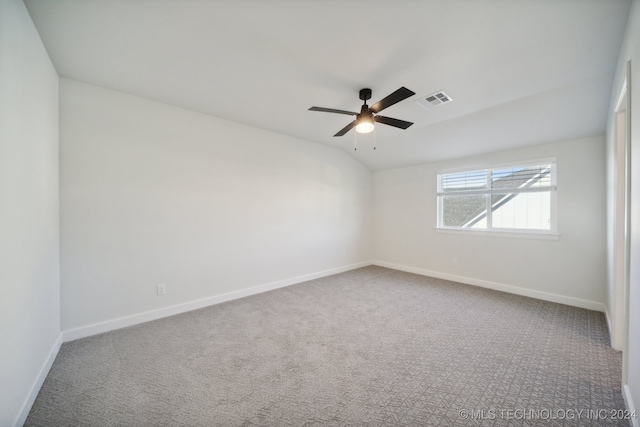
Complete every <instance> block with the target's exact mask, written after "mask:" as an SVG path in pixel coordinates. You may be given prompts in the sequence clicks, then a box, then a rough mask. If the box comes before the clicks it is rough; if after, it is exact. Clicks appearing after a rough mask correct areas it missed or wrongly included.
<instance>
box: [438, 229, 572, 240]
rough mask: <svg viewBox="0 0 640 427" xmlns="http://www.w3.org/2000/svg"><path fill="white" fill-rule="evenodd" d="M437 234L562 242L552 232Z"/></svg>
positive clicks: (454, 232) (476, 231)
mask: <svg viewBox="0 0 640 427" xmlns="http://www.w3.org/2000/svg"><path fill="white" fill-rule="evenodd" d="M435 230H436V233H445V234H460V235H466V236H483V237H484V236H486V237H508V238H514V237H515V238H518V239H538V240H560V234H558V233H552V232H537V231H532V232H526V231H498V230H492V231H488V230H460V229H457V228H437V227H436V228H435Z"/></svg>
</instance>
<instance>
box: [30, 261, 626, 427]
mask: <svg viewBox="0 0 640 427" xmlns="http://www.w3.org/2000/svg"><path fill="white" fill-rule="evenodd" d="M620 367H621V354H620V353H619V352H616V351H614V350H612V349H611V348H610V346H609V335H608V332H607V328H606V324H605V320H604V316H603V315H602V313H598V312H594V311H589V310H584V309H580V308H574V307H569V306H565V305H560V304H554V303H549V302H545V301H540V300H536V299H531V298H525V297H521V296H516V295H511V294H506V293H501V292H496V291H491V290H487V289H482V288H478V287H473V286H467V285H461V284H457V283H453V282H448V281H445V280H438V279H432V278H428V277H422V276H417V275H413V274H409V273H403V272H398V271H394V270H389V269H385V268H381V267H366V268H362V269H358V270H354V271H351V272H347V273H343V274H339V275H336V276H331V277H326V278H323V279H318V280H314V281H311V282H306V283H303V284H300V285H295V286H291V287H288V288H283V289H279V290H276V291H272V292H268V293H263V294H260V295H255V296H251V297H248V298H243V299H240V300H236V301H231V302H227V303H224V304H220V305H216V306H212V307H208V308H205V309H201V310H197V311H192V312H189V313H185V314H181V315H177V316H173V317H170V318H166V319H161V320H157V321H154V322H149V323H145V324H142V325H138V326H133V327H130V328H126V329H121V330H117V331H113V332H109V333H105V334H102V335H97V336H94V337H89V338H84V339H81V340H77V341H73V342H69V343H66V344H64V345H63V346H62V348H61V350H60V353H59V354H58V357H57V359H56V361H55V363H54V365H53V367H52V369H51V371H50V373H49V376H48V377H47V379H46V381H45V383H44V385H43V387H42V389H41V391H40V394H39V395H38V398H37V400H36V402H35V404H34V405H33V408H32V410H31V413H30V415H29V418H28V419H27V423H26V425H28V426H36V425H38V426H152V425H153V426H178V425H184V426H216V425H219V426H239V425H258V426H302V425H335V426H342V425H376V426H378V425H420V426H449V425H452V426H466V425H495V426H503V425H505V426H506V425H545V426H546V425H594V426H600V425H624V426H628V425H629V423H628V421H624V420H622V421H620V420H614V419H612V415H615V413H613V412H611V411H613V410H616V409H619V410H623V409H624V401H623V399H622V395H621V389H620V383H621V379H620V370H621V368H620ZM580 410H583V411H584V412H582V413H581V412H579V411H580ZM589 410H590V411H589ZM595 410H597V411H595ZM574 411H575V412H574ZM587 411H588V412H587ZM603 411H606V412H603Z"/></svg>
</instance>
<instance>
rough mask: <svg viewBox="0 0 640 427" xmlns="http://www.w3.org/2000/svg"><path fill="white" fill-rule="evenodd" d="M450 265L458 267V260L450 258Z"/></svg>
mask: <svg viewBox="0 0 640 427" xmlns="http://www.w3.org/2000/svg"><path fill="white" fill-rule="evenodd" d="M451 265H453V266H454V267H455V266H457V265H458V258H451Z"/></svg>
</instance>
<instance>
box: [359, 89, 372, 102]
mask: <svg viewBox="0 0 640 427" xmlns="http://www.w3.org/2000/svg"><path fill="white" fill-rule="evenodd" d="M360 99H362V100H363V101H365V102H366V101H367V99H371V89H360Z"/></svg>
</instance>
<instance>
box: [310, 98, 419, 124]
mask: <svg viewBox="0 0 640 427" xmlns="http://www.w3.org/2000/svg"><path fill="white" fill-rule="evenodd" d="M413 95H415V92H413V91H411V90H409V89H407V88H406V87H401V88H400V89H398V90H396V91H395V92H393V93H392V94H391V95H389V96H387V97H386V98H382V99H381V100H380V101H378V102H377V103H376V104H374V105H372V106H371V107H369V106H368V105H367V100H368V99H371V89H362V90H360V99H362V100H363V101H364V104H363V105H362V108H361V109H360V113H354V112H352V111H345V110H336V109H334V108H324V107H311V108H309V111H322V112H325V113H337V114H347V115H349V116H356V119H355V120H354V121H352V122H351V123H349V124H348V125H346V126H345V127H344V128H342V129H341V130H340V131H339V132H338V133H336V134H335V135H333V136H342V135H344V134H345V133H347V132H349V131H350V130H351V129H352V128H353V127H355V128H356V132H358V133H368V132H371V131H372V130H373V128H374V122H378V123H382V124H384V125H389V126H394V127H397V128H400V129H406V128H408V127H409V126H411V125H412V124H413V123H411V122H405V121H404V120H399V119H393V118H391V117H386V116H379V115H378V113H379V112H380V111H382V110H384V109H385V108H388V107H391V106H392V105H393V104H397V103H398V102H400V101H403V100H405V99H407V98H409V97H410V96H413Z"/></svg>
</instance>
